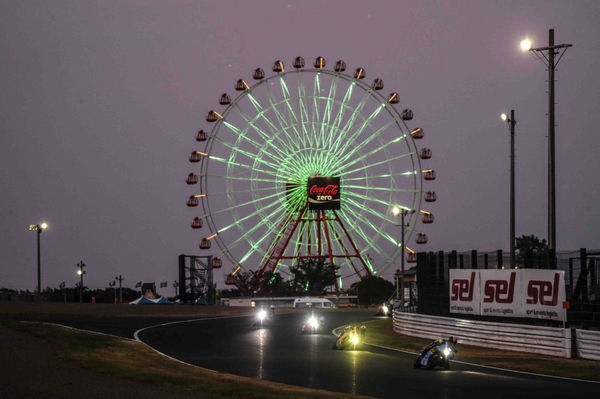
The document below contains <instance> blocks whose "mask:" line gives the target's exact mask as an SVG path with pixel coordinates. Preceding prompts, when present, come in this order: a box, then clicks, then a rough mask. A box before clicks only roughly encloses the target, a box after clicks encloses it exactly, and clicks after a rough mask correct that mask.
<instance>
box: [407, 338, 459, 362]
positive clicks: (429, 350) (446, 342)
mask: <svg viewBox="0 0 600 399" xmlns="http://www.w3.org/2000/svg"><path fill="white" fill-rule="evenodd" d="M457 342H458V340H457V339H456V337H454V336H450V337H449V338H448V339H442V338H438V339H436V340H435V341H433V342H432V343H430V344H429V345H427V346H426V347H425V348H424V349H423V352H421V356H420V358H421V359H420V361H419V363H418V366H423V367H427V363H429V359H430V358H431V356H433V355H434V354H435V353H436V352H439V353H443V350H444V348H445V347H449V348H450V349H451V350H452V353H456V352H457V350H456V344H457ZM415 366H417V364H415Z"/></svg>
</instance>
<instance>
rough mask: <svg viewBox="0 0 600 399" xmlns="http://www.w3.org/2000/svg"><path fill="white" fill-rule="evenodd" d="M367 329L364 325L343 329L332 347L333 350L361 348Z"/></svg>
mask: <svg viewBox="0 0 600 399" xmlns="http://www.w3.org/2000/svg"><path fill="white" fill-rule="evenodd" d="M366 332H367V327H365V326H364V325H361V326H357V325H352V326H349V327H345V328H344V329H343V330H342V332H341V333H340V335H339V336H338V338H337V339H336V341H335V344H334V345H333V348H334V349H340V350H343V349H356V348H360V347H361V346H362V343H363V342H364V340H365V334H366Z"/></svg>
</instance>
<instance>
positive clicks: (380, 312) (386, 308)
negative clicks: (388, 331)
mask: <svg viewBox="0 0 600 399" xmlns="http://www.w3.org/2000/svg"><path fill="white" fill-rule="evenodd" d="M376 316H380V317H381V316H382V317H391V316H392V308H391V306H390V305H388V304H387V303H384V304H382V305H381V306H379V307H378V308H377V314H376Z"/></svg>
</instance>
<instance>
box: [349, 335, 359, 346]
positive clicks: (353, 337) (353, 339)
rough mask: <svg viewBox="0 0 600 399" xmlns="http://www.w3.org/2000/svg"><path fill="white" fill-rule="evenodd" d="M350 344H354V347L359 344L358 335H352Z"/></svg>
mask: <svg viewBox="0 0 600 399" xmlns="http://www.w3.org/2000/svg"><path fill="white" fill-rule="evenodd" d="M350 342H352V343H353V344H354V345H356V344H358V335H356V334H352V336H351V337H350Z"/></svg>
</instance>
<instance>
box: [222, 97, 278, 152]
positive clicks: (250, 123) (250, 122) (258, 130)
mask: <svg viewBox="0 0 600 399" xmlns="http://www.w3.org/2000/svg"><path fill="white" fill-rule="evenodd" d="M248 97H250V98H252V96H251V95H249V96H248ZM235 108H236V109H237V110H238V113H239V115H240V116H241V117H242V119H243V120H244V122H246V124H247V125H248V126H249V127H252V129H254V131H255V132H256V133H257V134H258V135H259V136H260V137H261V138H262V139H263V143H264V144H265V145H266V146H268V147H269V148H271V149H272V150H273V151H274V152H276V153H278V154H279V155H280V156H281V157H280V158H279V157H278V158H279V159H280V160H282V159H285V156H286V154H285V153H284V152H283V151H281V149H280V148H279V147H278V146H276V145H275V144H273V138H274V137H275V134H270V135H269V134H267V133H266V132H264V131H263V130H262V129H261V128H260V127H258V126H257V125H256V123H255V122H254V121H255V120H256V119H257V118H258V117H259V116H260V117H262V119H263V120H265V121H268V122H269V123H270V122H271V121H269V119H268V118H266V117H264V116H263V114H262V113H260V112H259V113H258V115H257V116H256V117H255V118H254V119H253V118H250V116H248V115H246V113H245V112H244V111H243V110H242V109H241V107H240V106H239V105H238V104H237V103H236V104H235ZM223 124H224V125H225V126H227V127H228V128H229V129H230V130H231V131H233V132H234V133H236V134H238V135H240V136H245V135H246V133H245V132H247V131H248V128H247V127H246V128H245V129H244V130H240V129H238V128H237V127H235V126H234V125H233V124H231V123H229V122H228V121H223ZM267 124H268V123H267ZM271 129H273V127H272V128H271ZM276 131H277V130H272V132H276Z"/></svg>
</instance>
